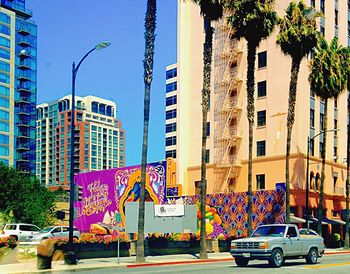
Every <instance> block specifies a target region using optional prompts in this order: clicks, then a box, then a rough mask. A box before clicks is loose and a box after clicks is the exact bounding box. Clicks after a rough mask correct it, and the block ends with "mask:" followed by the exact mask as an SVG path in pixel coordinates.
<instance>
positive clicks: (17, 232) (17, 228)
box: [0, 224, 41, 242]
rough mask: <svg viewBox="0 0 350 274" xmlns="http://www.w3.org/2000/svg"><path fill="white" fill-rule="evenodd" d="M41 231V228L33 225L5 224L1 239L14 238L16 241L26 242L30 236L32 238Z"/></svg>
mask: <svg viewBox="0 0 350 274" xmlns="http://www.w3.org/2000/svg"><path fill="white" fill-rule="evenodd" d="M39 231H41V229H40V228H39V227H37V226H36V225H32V224H5V226H4V228H3V231H2V232H1V234H0V237H12V238H14V239H15V240H16V241H20V242H22V241H25V240H26V239H27V237H28V236H31V235H33V234H35V233H37V232H39Z"/></svg>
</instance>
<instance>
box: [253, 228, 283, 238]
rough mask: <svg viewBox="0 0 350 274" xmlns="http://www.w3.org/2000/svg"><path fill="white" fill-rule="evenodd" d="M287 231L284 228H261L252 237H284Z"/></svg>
mask: <svg viewBox="0 0 350 274" xmlns="http://www.w3.org/2000/svg"><path fill="white" fill-rule="evenodd" d="M285 230H286V227H284V226H260V227H258V228H257V229H256V230H255V231H254V233H253V234H252V237H264V236H269V237H283V236H284V231H285Z"/></svg>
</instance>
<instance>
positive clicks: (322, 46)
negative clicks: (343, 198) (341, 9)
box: [309, 37, 346, 235]
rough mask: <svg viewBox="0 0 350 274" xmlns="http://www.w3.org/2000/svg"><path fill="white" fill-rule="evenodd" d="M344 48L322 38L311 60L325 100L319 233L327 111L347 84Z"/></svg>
mask: <svg viewBox="0 0 350 274" xmlns="http://www.w3.org/2000/svg"><path fill="white" fill-rule="evenodd" d="M343 52H344V49H343V48H342V47H341V46H338V38H337V37H334V38H333V39H332V41H331V43H330V44H329V45H328V43H327V41H326V40H325V39H324V38H322V39H321V40H320V41H319V43H318V45H317V48H316V49H315V51H314V55H313V58H312V60H311V72H310V75H309V82H310V85H311V89H312V90H313V91H314V92H315V94H316V95H317V96H318V97H320V98H321V99H322V100H324V122H323V129H322V130H323V132H324V133H323V134H322V135H323V147H322V148H321V149H322V151H321V157H322V171H321V185H320V195H319V201H318V222H317V233H319V234H320V235H321V234H322V215H323V211H322V210H323V194H324V193H323V187H324V180H325V164H326V147H327V134H326V131H327V112H328V99H330V98H337V97H338V95H339V94H340V93H341V92H342V91H343V90H344V88H345V85H346V75H345V73H344V65H343V64H342V62H343V56H342V54H343Z"/></svg>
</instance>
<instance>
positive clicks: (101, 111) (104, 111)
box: [99, 104, 106, 114]
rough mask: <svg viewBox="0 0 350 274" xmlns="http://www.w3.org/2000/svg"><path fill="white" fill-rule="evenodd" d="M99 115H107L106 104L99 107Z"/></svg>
mask: <svg viewBox="0 0 350 274" xmlns="http://www.w3.org/2000/svg"><path fill="white" fill-rule="evenodd" d="M99 113H101V114H106V105H105V104H100V105H99Z"/></svg>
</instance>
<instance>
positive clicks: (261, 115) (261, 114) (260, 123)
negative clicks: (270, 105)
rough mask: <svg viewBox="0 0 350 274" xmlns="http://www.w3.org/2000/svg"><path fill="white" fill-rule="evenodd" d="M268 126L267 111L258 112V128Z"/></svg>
mask: <svg viewBox="0 0 350 274" xmlns="http://www.w3.org/2000/svg"><path fill="white" fill-rule="evenodd" d="M265 125H266V110H262V111H258V127H263V126H265Z"/></svg>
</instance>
